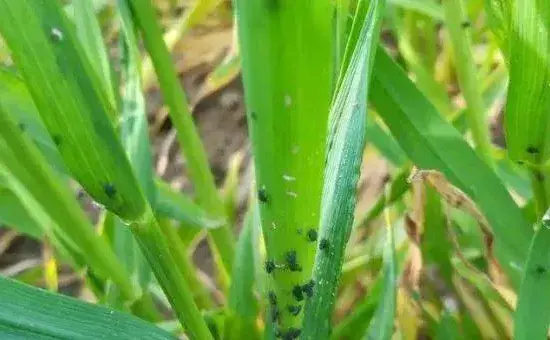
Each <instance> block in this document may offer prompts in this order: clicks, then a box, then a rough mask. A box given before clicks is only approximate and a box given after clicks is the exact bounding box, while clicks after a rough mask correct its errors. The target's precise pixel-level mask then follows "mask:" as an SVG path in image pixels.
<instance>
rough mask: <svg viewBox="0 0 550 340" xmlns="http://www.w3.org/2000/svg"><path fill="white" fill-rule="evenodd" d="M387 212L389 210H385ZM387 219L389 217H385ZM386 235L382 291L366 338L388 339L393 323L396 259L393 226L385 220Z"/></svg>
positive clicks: (391, 333)
mask: <svg viewBox="0 0 550 340" xmlns="http://www.w3.org/2000/svg"><path fill="white" fill-rule="evenodd" d="M387 213H388V214H389V212H387ZM387 219H389V217H387ZM386 223H387V226H386V227H387V229H388V236H387V240H386V246H385V248H384V268H383V281H384V283H383V291H382V296H381V299H380V301H379V302H378V307H377V308H376V312H375V313H374V316H373V319H372V321H371V323H370V325H369V329H368V330H367V332H366V334H365V338H366V339H380V340H388V339H390V338H391V337H392V335H393V323H394V320H393V319H394V318H395V308H396V303H397V285H398V284H399V280H398V278H397V259H396V256H395V242H394V233H393V226H392V225H391V224H390V222H389V221H386Z"/></svg>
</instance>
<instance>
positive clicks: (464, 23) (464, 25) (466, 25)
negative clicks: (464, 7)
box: [460, 21, 472, 28]
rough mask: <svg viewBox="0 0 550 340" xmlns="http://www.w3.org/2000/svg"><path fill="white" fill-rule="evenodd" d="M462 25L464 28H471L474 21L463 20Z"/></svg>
mask: <svg viewBox="0 0 550 340" xmlns="http://www.w3.org/2000/svg"><path fill="white" fill-rule="evenodd" d="M460 26H462V28H469V27H470V26H472V23H471V22H469V21H464V22H462V24H460Z"/></svg>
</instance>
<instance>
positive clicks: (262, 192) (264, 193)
mask: <svg viewBox="0 0 550 340" xmlns="http://www.w3.org/2000/svg"><path fill="white" fill-rule="evenodd" d="M258 199H259V200H260V202H262V203H267V202H268V201H269V197H268V196H267V191H266V190H265V187H261V188H260V190H258Z"/></svg>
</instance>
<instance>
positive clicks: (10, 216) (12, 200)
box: [0, 177, 44, 239]
mask: <svg viewBox="0 0 550 340" xmlns="http://www.w3.org/2000/svg"><path fill="white" fill-rule="evenodd" d="M0 178H1V177H0ZM3 184H5V183H3ZM0 225H5V226H8V227H10V228H11V229H13V230H17V231H18V232H20V233H23V234H25V235H28V236H31V237H33V238H36V239H40V238H42V237H43V236H44V230H43V228H42V227H41V226H40V224H38V223H37V222H36V221H35V220H34V219H33V218H32V217H31V214H30V213H29V212H28V211H27V209H26V208H25V206H24V205H23V204H22V202H21V201H20V200H19V198H18V197H17V195H15V194H14V193H13V191H11V190H9V189H8V188H0Z"/></svg>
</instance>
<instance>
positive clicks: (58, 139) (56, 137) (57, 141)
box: [52, 135, 61, 146]
mask: <svg viewBox="0 0 550 340" xmlns="http://www.w3.org/2000/svg"><path fill="white" fill-rule="evenodd" d="M52 140H53V142H54V143H55V145H57V146H59V145H60V144H61V136H60V135H54V136H53V137H52Z"/></svg>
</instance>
